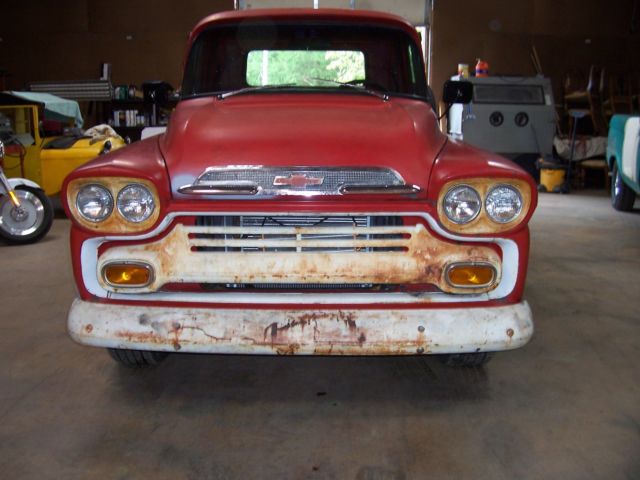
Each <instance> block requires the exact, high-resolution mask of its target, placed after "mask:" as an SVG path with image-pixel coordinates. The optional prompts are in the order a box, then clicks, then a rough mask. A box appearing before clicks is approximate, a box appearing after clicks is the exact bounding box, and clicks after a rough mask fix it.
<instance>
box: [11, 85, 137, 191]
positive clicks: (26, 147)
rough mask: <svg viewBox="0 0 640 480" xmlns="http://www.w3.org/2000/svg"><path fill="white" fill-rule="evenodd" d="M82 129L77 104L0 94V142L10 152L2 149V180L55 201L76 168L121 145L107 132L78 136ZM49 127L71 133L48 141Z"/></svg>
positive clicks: (97, 130)
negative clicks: (28, 185) (36, 188)
mask: <svg viewBox="0 0 640 480" xmlns="http://www.w3.org/2000/svg"><path fill="white" fill-rule="evenodd" d="M82 123H83V121H82V115H81V113H80V108H79V106H78V102H75V101H73V100H66V99H64V98H60V97H57V96H55V95H50V94H47V93H34V92H2V93H0V140H1V141H3V142H4V144H5V145H6V146H7V147H9V146H13V147H14V148H7V153H6V156H5V158H4V172H5V174H6V176H7V177H16V178H25V179H27V180H31V181H33V182H35V183H37V184H38V185H40V186H41V187H42V189H43V190H44V192H45V193H46V194H47V195H49V196H52V195H56V194H58V193H60V188H61V186H62V182H63V181H64V179H65V177H66V176H67V175H68V174H69V173H70V172H71V171H73V170H74V169H75V168H76V167H78V166H80V165H82V164H84V163H86V162H88V161H89V160H91V159H93V158H95V157H97V156H98V155H101V154H102V153H105V152H108V151H110V150H113V149H117V148H120V147H122V146H124V145H125V142H124V140H123V139H122V138H121V137H120V136H119V135H117V134H116V133H115V131H113V130H112V129H111V128H110V127H109V126H107V125H102V126H99V127H94V128H92V129H89V130H87V131H85V132H83V131H81V130H80V129H81V128H82ZM52 125H53V126H55V129H56V130H57V131H61V130H62V129H63V127H67V130H69V129H70V130H71V131H72V133H71V134H69V135H59V134H58V135H55V134H54V135H51V134H49V133H48V130H49V129H50V128H51V126H52ZM9 152H12V153H9Z"/></svg>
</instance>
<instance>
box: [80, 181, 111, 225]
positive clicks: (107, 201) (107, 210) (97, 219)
mask: <svg viewBox="0 0 640 480" xmlns="http://www.w3.org/2000/svg"><path fill="white" fill-rule="evenodd" d="M91 189H94V190H96V191H98V192H100V194H102V198H103V202H104V203H103V204H102V206H101V207H100V210H104V212H103V213H102V214H101V215H99V216H90V215H87V214H86V211H85V209H86V207H87V205H86V204H85V205H84V206H83V205H81V196H82V194H83V193H84V192H86V191H87V190H91ZM95 196H97V195H95ZM114 203H115V202H114V201H113V194H112V193H111V191H110V190H109V189H108V188H107V187H106V186H104V185H102V184H100V183H88V184H86V185H83V186H82V187H81V188H80V189H79V190H78V193H77V194H76V198H75V207H76V210H77V212H78V214H79V215H80V216H81V217H82V218H83V219H85V220H86V221H87V222H91V223H94V224H95V223H101V222H104V221H105V220H106V219H107V218H109V217H110V216H111V214H112V213H113V207H114Z"/></svg>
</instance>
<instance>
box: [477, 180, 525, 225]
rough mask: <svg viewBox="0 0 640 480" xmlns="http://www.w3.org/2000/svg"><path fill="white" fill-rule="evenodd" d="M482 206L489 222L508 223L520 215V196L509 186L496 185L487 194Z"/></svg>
mask: <svg viewBox="0 0 640 480" xmlns="http://www.w3.org/2000/svg"><path fill="white" fill-rule="evenodd" d="M484 205H485V209H486V211H487V215H489V218H491V220H493V221H494V222H497V223H508V222H510V221H512V220H513V219H515V218H516V217H517V216H518V215H520V212H521V211H522V196H521V195H520V192H518V190H516V189H515V188H514V187H512V186H510V185H496V186H495V187H493V188H492V189H491V190H489V192H488V193H487V199H486V200H485V202H484Z"/></svg>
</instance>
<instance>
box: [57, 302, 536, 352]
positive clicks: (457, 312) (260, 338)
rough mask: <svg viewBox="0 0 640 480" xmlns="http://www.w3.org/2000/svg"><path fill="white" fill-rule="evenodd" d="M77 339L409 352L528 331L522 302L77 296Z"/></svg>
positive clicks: (149, 346)
mask: <svg viewBox="0 0 640 480" xmlns="http://www.w3.org/2000/svg"><path fill="white" fill-rule="evenodd" d="M68 328H69V333H70V334H71V336H72V338H73V339H74V340H75V341H77V342H78V343H81V344H84V345H92V346H97V347H110V348H131V349H138V350H161V351H180V352H195V353H230V354H303V355H412V354H429V353H460V352H477V351H498V350H510V349H514V348H518V347H520V346H522V345H524V344H525V343H527V342H528V341H529V339H530V338H531V335H532V334H533V322H532V318H531V310H530V308H529V305H528V304H527V302H522V303H518V304H515V305H507V306H500V307H481V308H430V309H406V310H392V309H389V310H386V309H385V310H382V309H378V310H373V309H368V310H348V309H322V310H314V309H307V310H277V309H270V310H262V309H254V310H242V309H206V308H174V307H145V306H137V305H136V306H129V305H126V306H125V305H114V304H104V303H92V302H86V301H83V300H79V299H77V300H75V301H74V303H73V305H72V306H71V311H70V312H69V320H68Z"/></svg>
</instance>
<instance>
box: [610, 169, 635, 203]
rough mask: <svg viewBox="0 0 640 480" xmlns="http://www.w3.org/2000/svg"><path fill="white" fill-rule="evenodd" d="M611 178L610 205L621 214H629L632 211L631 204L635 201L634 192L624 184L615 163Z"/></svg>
mask: <svg viewBox="0 0 640 480" xmlns="http://www.w3.org/2000/svg"><path fill="white" fill-rule="evenodd" d="M611 176H612V177H613V181H612V182H611V205H613V208H615V209H616V210H620V211H621V212H630V211H631V210H632V209H633V202H635V200H636V192H634V191H633V190H631V188H629V186H628V185H626V184H625V183H624V180H623V179H622V175H621V174H620V172H619V171H618V165H617V164H616V163H615V161H614V164H613V170H612V172H611Z"/></svg>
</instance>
